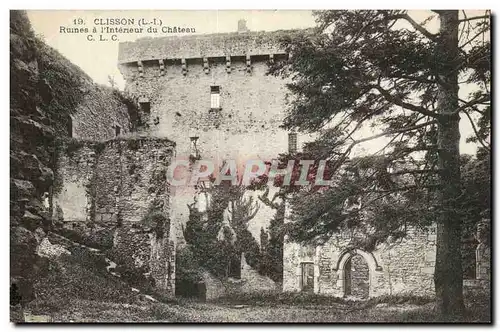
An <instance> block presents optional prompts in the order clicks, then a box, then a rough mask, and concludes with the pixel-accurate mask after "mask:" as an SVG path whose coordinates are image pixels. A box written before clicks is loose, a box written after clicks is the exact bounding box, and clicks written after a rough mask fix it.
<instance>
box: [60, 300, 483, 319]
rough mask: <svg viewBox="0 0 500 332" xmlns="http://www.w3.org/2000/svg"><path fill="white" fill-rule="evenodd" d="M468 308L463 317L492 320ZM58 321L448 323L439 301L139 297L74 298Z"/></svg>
mask: <svg viewBox="0 0 500 332" xmlns="http://www.w3.org/2000/svg"><path fill="white" fill-rule="evenodd" d="M475 314H477V313H474V312H469V315H468V316H467V317H464V319H462V320H458V321H467V322H487V321H488V319H486V320H484V319H480V317H478V316H477V315H476V316H474V315H475ZM52 317H53V320H54V321H56V322H70V321H73V322H209V323H221V322H250V323H268V322H299V323H300V322H303V323H305V322H309V323H312V322H334V323H362V322H365V323H389V322H398V323H418V322H429V323H432V322H435V323H440V322H448V321H447V320H445V319H442V318H440V317H439V316H437V315H436V314H435V311H434V304H433V303H427V304H423V305H417V304H408V303H405V304H388V305H387V306H377V305H375V306H372V307H364V308H355V307H352V306H350V305H347V306H327V305H316V306H313V305H309V306H307V307H304V306H302V305H298V304H288V305H283V304H275V305H261V306H252V305H246V306H238V307H235V306H234V305H227V304H221V303H196V302H188V301H186V302H183V301H180V302H179V303H177V304H173V303H171V304H167V303H161V302H155V303H152V302H148V301H136V302H134V303H131V304H127V303H116V302H102V301H91V300H81V299H70V300H69V301H68V302H66V304H65V306H64V307H61V308H59V310H58V311H56V312H53V313H52Z"/></svg>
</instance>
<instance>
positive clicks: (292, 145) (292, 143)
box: [288, 133, 297, 153]
mask: <svg viewBox="0 0 500 332" xmlns="http://www.w3.org/2000/svg"><path fill="white" fill-rule="evenodd" d="M288 153H297V133H289V134H288Z"/></svg>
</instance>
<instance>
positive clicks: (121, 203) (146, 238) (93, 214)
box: [52, 137, 175, 294]
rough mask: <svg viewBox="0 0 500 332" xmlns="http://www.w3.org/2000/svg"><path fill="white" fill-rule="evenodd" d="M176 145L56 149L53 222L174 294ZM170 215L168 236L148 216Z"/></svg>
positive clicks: (75, 144) (120, 142)
mask: <svg viewBox="0 0 500 332" xmlns="http://www.w3.org/2000/svg"><path fill="white" fill-rule="evenodd" d="M174 149H175V144H174V143H173V142H171V141H169V140H167V139H154V138H145V137H136V138H127V139H124V138H121V139H120V138H119V139H115V140H110V141H106V142H100V143H96V142H88V141H76V140H73V141H70V142H65V143H63V144H61V147H60V148H59V150H58V162H57V168H56V186H55V189H54V198H53V202H52V207H53V209H52V211H53V215H54V218H55V219H56V220H58V222H59V224H61V225H62V228H63V229H64V231H65V232H66V234H67V235H68V237H71V236H73V237H77V238H78V240H79V242H81V243H85V244H87V245H89V246H95V247H98V248H101V249H106V250H107V252H108V254H109V256H110V257H111V258H112V260H113V261H115V262H117V263H118V264H121V265H124V266H132V267H134V268H135V269H136V270H137V271H138V272H139V273H141V274H142V275H143V276H144V277H146V278H149V279H151V280H152V281H153V283H154V285H155V287H157V288H159V289H162V290H165V291H166V292H167V293H170V294H173V293H174V285H175V266H174V265H175V250H174V248H175V246H174V240H173V239H175V235H174V236H170V235H171V234H172V229H173V228H174V229H175V227H172V225H171V223H170V209H169V206H170V205H169V204H170V203H169V200H170V197H169V195H170V191H169V188H168V184H167V182H166V169H167V167H168V166H169V165H170V162H171V159H172V157H173V154H174ZM150 211H158V212H161V213H162V214H163V215H164V216H166V217H167V222H166V224H165V225H162V227H163V228H164V232H160V233H159V232H158V231H157V229H156V228H157V227H156V225H154V224H151V222H150V221H148V219H147V218H146V217H147V215H148V213H150Z"/></svg>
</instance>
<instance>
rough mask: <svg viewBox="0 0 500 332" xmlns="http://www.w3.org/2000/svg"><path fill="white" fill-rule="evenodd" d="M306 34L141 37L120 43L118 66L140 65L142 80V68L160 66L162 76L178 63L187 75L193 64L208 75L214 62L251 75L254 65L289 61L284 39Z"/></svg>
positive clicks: (219, 34) (294, 31)
mask: <svg viewBox="0 0 500 332" xmlns="http://www.w3.org/2000/svg"><path fill="white" fill-rule="evenodd" d="M304 32H306V30H280V31H272V32H265V31H261V32H234V33H218V34H206V35H185V36H173V37H163V38H141V39H138V40H137V41H135V42H124V43H120V44H119V51H118V63H119V65H120V67H121V68H123V67H130V66H137V71H138V73H139V77H142V75H141V73H142V72H143V67H144V66H151V65H153V66H156V67H158V72H159V75H160V76H162V75H164V74H165V72H166V71H168V66H173V65H179V64H180V65H181V67H182V74H183V75H184V76H185V75H187V74H188V72H189V66H193V65H201V66H200V67H201V70H202V71H203V72H204V73H205V74H209V73H210V66H211V65H212V64H215V63H225V64H226V72H227V73H231V63H232V62H233V63H237V62H241V63H243V64H245V65H246V72H247V73H251V72H252V64H253V63H256V62H269V63H273V62H274V61H275V60H276V59H284V58H286V57H287V53H286V50H285V49H284V47H283V45H282V44H281V42H280V41H281V39H282V38H283V37H285V36H290V35H297V34H299V33H304Z"/></svg>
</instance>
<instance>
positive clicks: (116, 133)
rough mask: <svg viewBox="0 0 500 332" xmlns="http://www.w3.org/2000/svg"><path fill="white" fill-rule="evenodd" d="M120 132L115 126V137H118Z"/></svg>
mask: <svg viewBox="0 0 500 332" xmlns="http://www.w3.org/2000/svg"><path fill="white" fill-rule="evenodd" d="M121 131H122V128H121V127H120V126H118V125H116V126H115V137H118V136H119V135H120V133H121Z"/></svg>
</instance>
